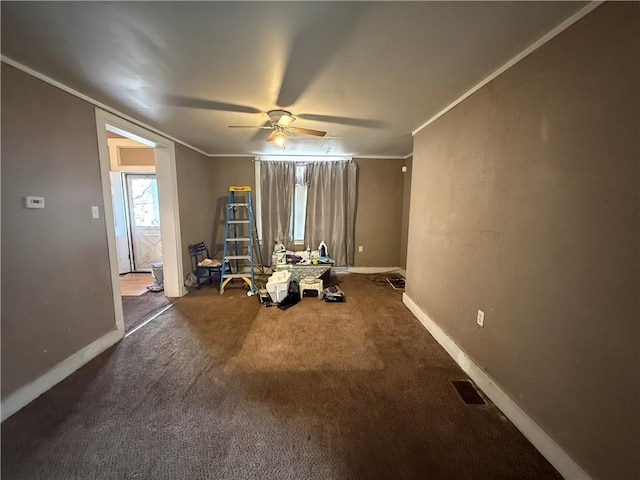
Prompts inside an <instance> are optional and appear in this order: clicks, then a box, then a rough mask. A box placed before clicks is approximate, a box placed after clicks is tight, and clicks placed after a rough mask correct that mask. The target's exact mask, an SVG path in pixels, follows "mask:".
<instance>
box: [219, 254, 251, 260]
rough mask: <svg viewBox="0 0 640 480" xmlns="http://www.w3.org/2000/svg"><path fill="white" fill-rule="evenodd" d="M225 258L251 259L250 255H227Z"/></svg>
mask: <svg viewBox="0 0 640 480" xmlns="http://www.w3.org/2000/svg"><path fill="white" fill-rule="evenodd" d="M224 259H225V260H251V257H250V256H249V255H227V256H226V257H224Z"/></svg>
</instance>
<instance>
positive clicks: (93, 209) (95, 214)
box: [91, 206, 100, 220]
mask: <svg viewBox="0 0 640 480" xmlns="http://www.w3.org/2000/svg"><path fill="white" fill-rule="evenodd" d="M91 217H92V218H93V219H94V220H95V219H96V218H100V210H98V207H96V206H93V207H91Z"/></svg>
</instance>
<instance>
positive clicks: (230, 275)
mask: <svg viewBox="0 0 640 480" xmlns="http://www.w3.org/2000/svg"><path fill="white" fill-rule="evenodd" d="M250 276H251V273H250V272H249V273H225V274H224V275H222V278H245V277H250Z"/></svg>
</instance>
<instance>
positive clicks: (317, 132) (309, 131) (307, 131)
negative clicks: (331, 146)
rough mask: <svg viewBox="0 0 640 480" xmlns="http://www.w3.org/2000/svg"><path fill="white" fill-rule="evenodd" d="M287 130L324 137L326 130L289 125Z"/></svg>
mask: <svg viewBox="0 0 640 480" xmlns="http://www.w3.org/2000/svg"><path fill="white" fill-rule="evenodd" d="M287 130H289V131H290V132H293V133H304V134H305V135H314V136H316V137H324V136H325V135H326V134H327V132H322V131H320V130H312V129H310V128H300V127H289V128H287Z"/></svg>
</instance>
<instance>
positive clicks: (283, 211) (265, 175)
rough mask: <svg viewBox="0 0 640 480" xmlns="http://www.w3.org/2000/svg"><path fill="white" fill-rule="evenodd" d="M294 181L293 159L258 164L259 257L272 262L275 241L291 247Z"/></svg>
mask: <svg viewBox="0 0 640 480" xmlns="http://www.w3.org/2000/svg"><path fill="white" fill-rule="evenodd" d="M295 180H296V166H295V164H294V163H293V162H278V161H271V162H270V161H263V162H262V163H261V164H260V189H261V192H260V197H261V198H260V200H261V217H262V258H263V260H264V262H265V263H266V264H267V265H270V264H271V254H272V253H273V246H274V244H275V242H278V243H283V244H284V245H285V247H287V249H293V243H292V242H291V237H292V235H291V199H292V198H293V189H294V187H295Z"/></svg>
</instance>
